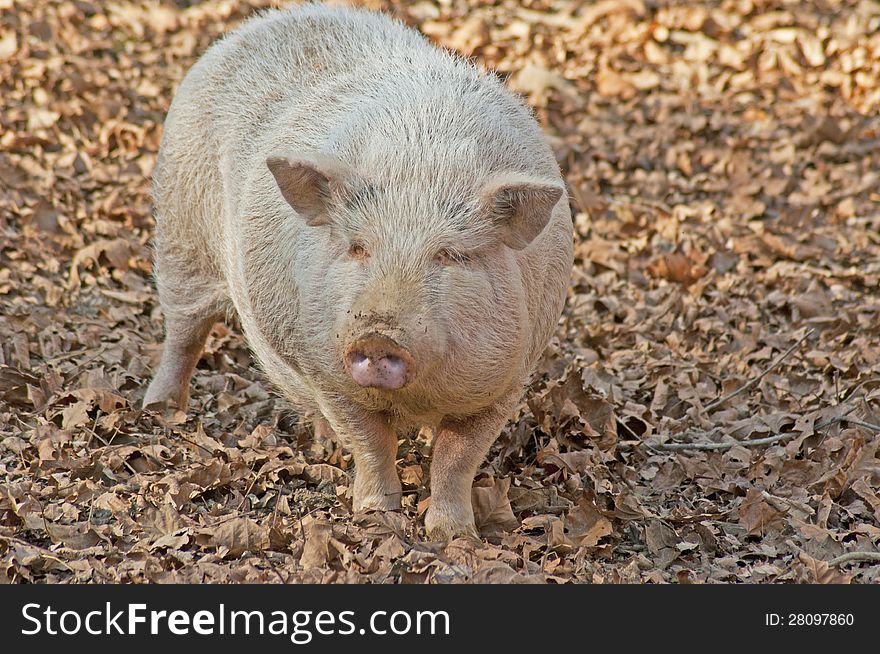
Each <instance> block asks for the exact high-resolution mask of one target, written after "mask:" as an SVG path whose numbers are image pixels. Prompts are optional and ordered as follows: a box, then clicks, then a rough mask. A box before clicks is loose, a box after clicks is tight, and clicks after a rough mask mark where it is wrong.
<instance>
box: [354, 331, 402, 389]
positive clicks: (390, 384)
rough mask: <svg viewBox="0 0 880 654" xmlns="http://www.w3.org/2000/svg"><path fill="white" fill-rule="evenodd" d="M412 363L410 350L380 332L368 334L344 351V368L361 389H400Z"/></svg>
mask: <svg viewBox="0 0 880 654" xmlns="http://www.w3.org/2000/svg"><path fill="white" fill-rule="evenodd" d="M414 364H415V362H414V360H413V357H412V355H411V354H410V353H409V350H407V349H406V348H404V347H402V346H401V345H399V344H398V343H396V342H395V341H393V340H392V339H390V338H388V337H387V336H383V335H381V334H368V335H367V336H364V337H363V338H359V339H358V340H356V341H355V342H354V343H352V344H351V345H349V346H348V348H346V350H345V367H346V368H347V369H348V372H349V374H350V375H351V377H352V379H354V380H355V382H357V384H358V385H359V386H363V387H364V388H381V389H384V390H387V391H394V390H397V389H399V388H403V387H404V386H406V384H407V382H408V381H409V379H410V377H411V376H412V371H413V369H414V367H415V365H414Z"/></svg>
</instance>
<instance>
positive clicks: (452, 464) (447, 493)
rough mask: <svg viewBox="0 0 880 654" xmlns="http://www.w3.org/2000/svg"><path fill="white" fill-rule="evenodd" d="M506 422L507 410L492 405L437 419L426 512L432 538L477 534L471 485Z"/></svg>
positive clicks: (445, 538)
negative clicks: (469, 413)
mask: <svg viewBox="0 0 880 654" xmlns="http://www.w3.org/2000/svg"><path fill="white" fill-rule="evenodd" d="M506 422H507V414H506V413H503V412H501V411H498V410H495V409H492V410H488V411H486V412H484V413H480V414H477V415H475V416H470V417H468V418H464V419H459V420H451V419H446V420H443V422H441V423H440V427H439V429H437V430H436V436H435V438H434V447H433V452H432V455H431V505H430V507H428V513H427V515H426V516H425V529H426V530H427V532H428V538H430V539H431V540H439V541H443V540H451V539H452V538H455V537H456V536H471V537H474V538H477V537H479V534H478V533H477V527H476V525H475V524H474V507H473V505H472V504H471V486H472V485H473V483H474V475H476V474H477V469H478V468H479V467H480V464H481V463H482V462H483V460H484V459H485V458H486V454H488V452H489V448H490V447H491V446H492V443H494V442H495V439H497V438H498V435H499V434H500V432H501V428H502V427H504V425H505V423H506Z"/></svg>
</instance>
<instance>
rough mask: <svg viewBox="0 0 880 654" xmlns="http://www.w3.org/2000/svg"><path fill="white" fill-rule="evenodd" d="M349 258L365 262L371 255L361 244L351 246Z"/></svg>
mask: <svg viewBox="0 0 880 654" xmlns="http://www.w3.org/2000/svg"><path fill="white" fill-rule="evenodd" d="M348 256H350V257H351V258H352V259H360V260H363V259H366V258H368V257H369V256H370V255H369V253H368V252H367V249H366V248H365V247H364V246H363V245H361V244H360V243H352V244H351V246H350V247H349V248H348Z"/></svg>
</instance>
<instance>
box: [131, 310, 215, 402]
mask: <svg viewBox="0 0 880 654" xmlns="http://www.w3.org/2000/svg"><path fill="white" fill-rule="evenodd" d="M221 318H222V316H219V315H208V316H204V317H201V318H199V317H169V318H166V319H165V348H164V349H163V350H162V360H161V362H160V363H159V368H158V369H157V370H156V374H155V376H154V377H153V381H152V382H150V386H149V387H148V388H147V393H146V395H145V396H144V406H147V405H149V404H153V403H156V402H162V401H170V402H174V403H175V404H176V405H177V407H178V408H179V409H181V410H183V411H186V406H187V402H188V400H189V380H190V377H191V376H192V372H193V368H195V366H196V363H198V361H199V357H200V356H201V354H202V348H203V347H204V345H205V339H206V338H208V333H209V332H210V331H211V326H212V325H213V324H214V323H215V322H216V321H217V320H219V319H221Z"/></svg>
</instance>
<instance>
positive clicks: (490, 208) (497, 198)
mask: <svg viewBox="0 0 880 654" xmlns="http://www.w3.org/2000/svg"><path fill="white" fill-rule="evenodd" d="M562 191H563V189H562V186H561V185H560V184H555V183H552V182H551V183H548V182H545V181H543V180H539V179H533V178H531V177H529V176H526V175H521V174H517V173H510V174H506V175H501V176H498V177H496V178H495V179H492V180H490V181H489V182H488V183H487V184H486V185H485V186H484V187H483V192H482V193H481V195H482V202H483V205H484V207H485V210H486V211H487V212H488V214H489V216H490V218H491V220H492V222H493V223H494V224H495V225H496V226H497V227H498V228H499V229H500V230H501V240H502V241H503V242H504V244H505V245H507V246H508V247H510V248H512V249H514V250H522V249H523V248H524V247H526V246H528V244H529V243H531V242H532V240H534V239H535V237H536V236H538V234H540V233H541V232H542V231H543V229H544V227H546V226H547V223H548V222H549V221H550V216H551V214H552V213H553V208H554V207H555V206H556V203H557V202H559V199H560V198H561V197H562Z"/></svg>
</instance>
